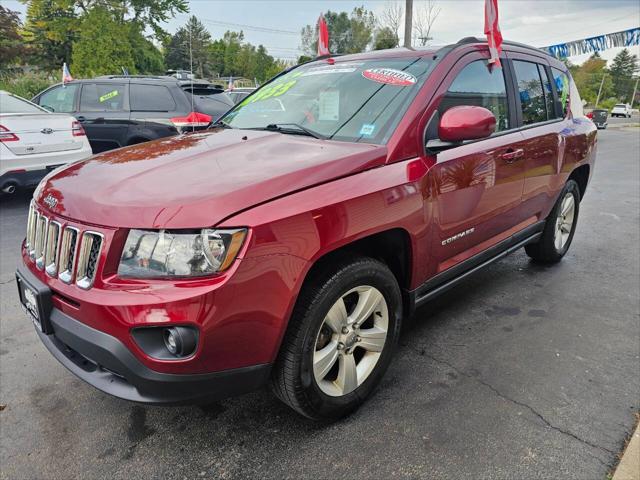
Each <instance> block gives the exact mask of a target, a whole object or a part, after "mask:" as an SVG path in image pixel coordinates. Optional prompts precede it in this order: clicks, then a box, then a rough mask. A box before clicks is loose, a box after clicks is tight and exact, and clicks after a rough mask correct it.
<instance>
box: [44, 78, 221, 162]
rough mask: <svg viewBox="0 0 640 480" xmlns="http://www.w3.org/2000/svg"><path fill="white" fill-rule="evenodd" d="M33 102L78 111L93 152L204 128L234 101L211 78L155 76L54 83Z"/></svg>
mask: <svg viewBox="0 0 640 480" xmlns="http://www.w3.org/2000/svg"><path fill="white" fill-rule="evenodd" d="M32 101H33V102H34V103H37V104H38V105H40V106H42V107H44V108H46V109H48V110H51V111H53V112H57V113H59V112H63V113H70V114H72V115H74V116H75V117H76V118H77V119H78V120H79V121H80V122H81V123H82V126H83V127H84V129H85V131H86V132H87V136H88V137H89V142H90V143H91V147H92V149H93V152H94V153H98V152H103V151H106V150H111V149H114V148H118V147H123V146H126V145H133V144H136V143H142V142H146V141H148V140H154V139H156V138H162V137H168V136H171V135H176V134H177V133H179V131H180V130H185V129H196V128H203V127H205V126H207V125H208V124H209V123H211V122H212V121H215V120H217V119H218V118H219V117H220V116H221V115H222V114H223V113H225V112H226V111H227V110H229V109H230V108H231V107H232V106H233V105H234V102H233V100H231V98H230V97H229V96H228V95H227V94H226V93H224V91H223V90H222V89H219V88H215V87H214V86H213V85H211V84H209V83H207V82H202V81H194V82H192V81H181V80H178V79H176V78H172V77H150V76H104V77H98V78H94V79H87V80H74V81H72V82H69V83H67V84H66V85H62V84H58V85H54V86H53V87H50V88H48V89H47V90H44V91H43V92H41V93H39V94H38V95H36V96H35V97H34V98H33V100H32Z"/></svg>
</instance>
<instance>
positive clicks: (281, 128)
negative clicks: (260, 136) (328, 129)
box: [264, 123, 329, 140]
mask: <svg viewBox="0 0 640 480" xmlns="http://www.w3.org/2000/svg"><path fill="white" fill-rule="evenodd" d="M291 127H293V128H291ZM264 130H272V131H274V132H280V133H293V134H296V135H307V136H309V137H313V138H317V139H320V140H326V139H327V138H329V137H327V136H326V135H322V134H321V133H318V132H314V131H313V130H309V129H308V128H306V127H303V126H302V125H299V124H297V123H270V124H269V125H267V126H266V127H264Z"/></svg>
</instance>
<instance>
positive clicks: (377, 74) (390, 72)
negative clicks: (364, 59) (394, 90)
mask: <svg viewBox="0 0 640 480" xmlns="http://www.w3.org/2000/svg"><path fill="white" fill-rule="evenodd" d="M362 76H363V77H364V78H367V79H369V80H371V81H373V82H377V83H383V84H385V85H395V86H398V87H409V86H411V85H414V84H415V83H416V82H417V79H416V77H414V76H413V75H411V74H410V73H407V72H403V71H402V70H396V69H394V68H369V69H367V70H365V71H363V72H362Z"/></svg>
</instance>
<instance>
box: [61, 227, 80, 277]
mask: <svg viewBox="0 0 640 480" xmlns="http://www.w3.org/2000/svg"><path fill="white" fill-rule="evenodd" d="M78 235H80V232H79V231H78V229H77V228H73V227H65V229H64V232H63V233H62V242H61V246H60V273H59V274H58V278H59V279H60V280H62V281H63V282H64V283H71V282H72V281H73V274H74V268H75V259H76V245H77V243H78Z"/></svg>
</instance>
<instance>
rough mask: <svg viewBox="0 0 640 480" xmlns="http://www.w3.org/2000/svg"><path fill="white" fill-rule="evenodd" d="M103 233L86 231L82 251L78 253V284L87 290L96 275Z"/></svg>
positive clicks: (83, 236)
mask: <svg viewBox="0 0 640 480" xmlns="http://www.w3.org/2000/svg"><path fill="white" fill-rule="evenodd" d="M102 238H103V237H102V234H100V233H97V232H90V231H87V232H84V233H83V234H82V243H81V245H80V253H79V254H78V274H77V276H76V284H77V285H78V286H79V287H80V288H84V289H85V290H86V289H88V288H91V286H92V285H93V281H94V279H95V275H96V267H97V265H98V259H99V257H100V249H101V248H102Z"/></svg>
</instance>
